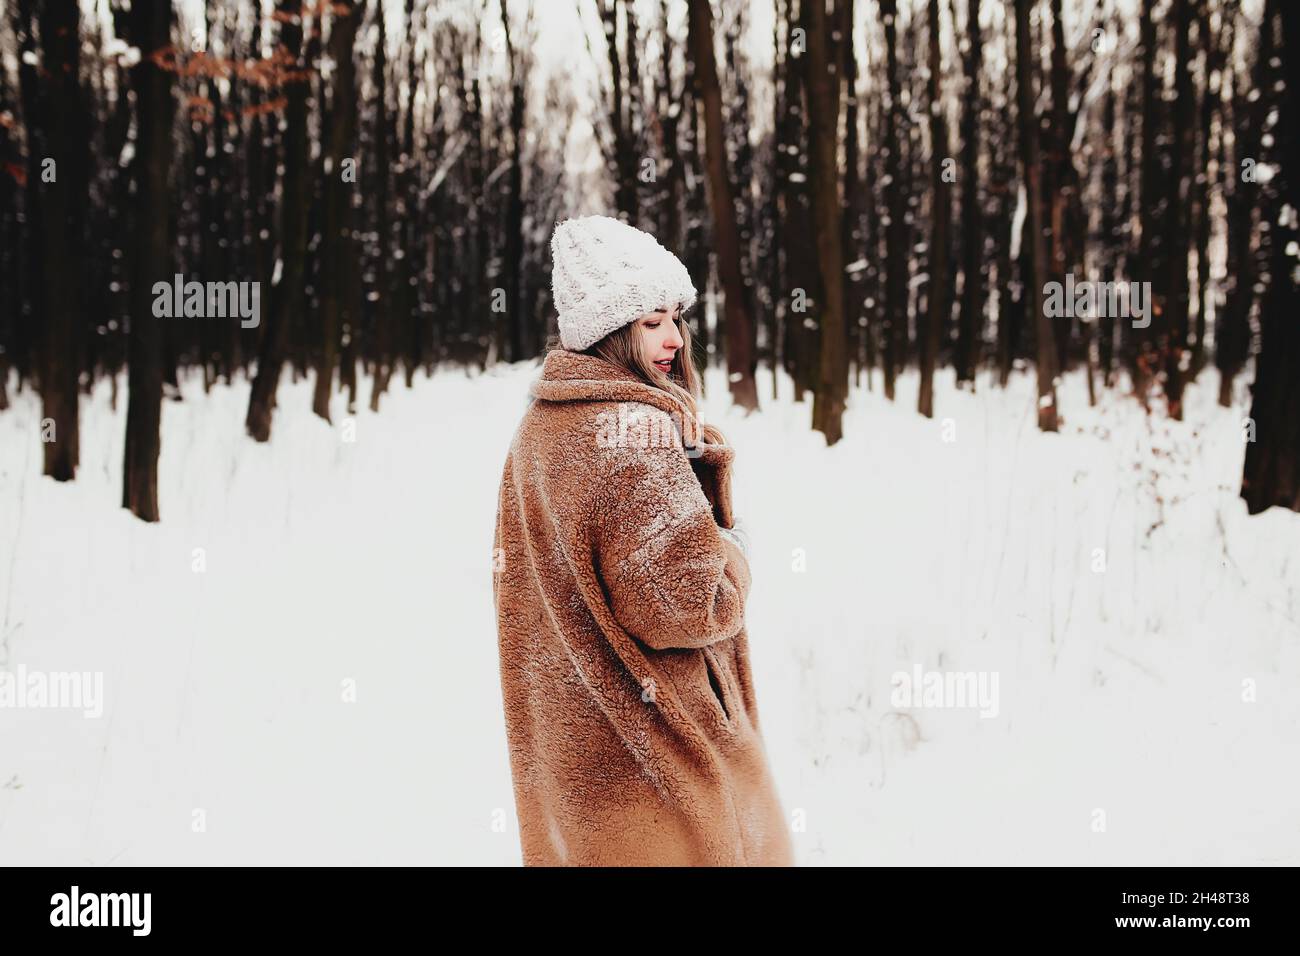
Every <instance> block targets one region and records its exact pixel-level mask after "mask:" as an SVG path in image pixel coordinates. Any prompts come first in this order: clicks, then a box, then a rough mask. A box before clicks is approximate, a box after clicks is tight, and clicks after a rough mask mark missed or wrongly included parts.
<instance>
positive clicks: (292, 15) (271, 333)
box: [244, 0, 311, 441]
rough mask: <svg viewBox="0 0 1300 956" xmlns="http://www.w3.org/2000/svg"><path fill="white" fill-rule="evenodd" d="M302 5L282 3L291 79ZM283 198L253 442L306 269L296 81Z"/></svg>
mask: <svg viewBox="0 0 1300 956" xmlns="http://www.w3.org/2000/svg"><path fill="white" fill-rule="evenodd" d="M302 9H303V8H302V5H301V4H300V3H296V2H294V0H280V4H279V12H280V14H281V17H280V24H281V25H280V43H281V44H282V45H283V46H284V47H285V49H286V50H288V52H289V55H290V56H292V57H293V59H294V67H293V70H294V72H295V73H299V74H301V73H305V70H306V66H305V64H304V63H303V62H302V39H303V24H302V19H301V14H302ZM286 85H287V87H288V90H287V91H286V96H287V98H288V107H287V109H286V113H285V122H286V130H285V140H284V179H283V187H284V195H283V200H282V204H281V207H280V262H281V269H280V281H279V282H277V283H275V285H274V287H273V288H272V289H271V295H270V299H271V308H270V312H269V314H268V315H267V317H266V318H267V321H266V328H265V329H264V330H263V332H262V345H261V348H260V349H259V350H258V354H257V377H256V378H255V379H254V380H253V389H252V394H251V395H250V397H249V400H248V416H247V418H246V419H245V422H244V424H245V427H246V428H247V429H248V434H249V435H251V436H252V437H253V439H254V440H255V441H267V440H269V439H270V437H271V415H272V412H273V410H274V408H275V393H276V391H277V389H278V387H279V384H280V371H281V367H282V366H283V365H284V359H285V355H286V352H287V349H288V344H289V330H290V329H291V328H292V327H293V326H294V325H296V324H297V321H298V314H299V312H300V311H301V310H302V306H303V287H304V285H305V283H304V277H305V274H306V269H307V217H308V213H309V212H310V203H311V183H310V179H309V177H308V170H309V165H310V164H309V162H308V159H309V157H308V149H307V83H306V80H305V79H303V78H301V76H300V77H298V78H294V79H291V80H289V81H287V82H286Z"/></svg>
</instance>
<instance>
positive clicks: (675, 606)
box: [593, 447, 750, 650]
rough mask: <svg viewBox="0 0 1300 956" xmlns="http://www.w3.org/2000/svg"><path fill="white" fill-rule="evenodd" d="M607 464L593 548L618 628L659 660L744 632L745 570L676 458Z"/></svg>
mask: <svg viewBox="0 0 1300 956" xmlns="http://www.w3.org/2000/svg"><path fill="white" fill-rule="evenodd" d="M604 455H605V468H603V469H602V470H601V474H600V480H601V484H602V488H601V493H600V494H599V495H598V498H597V501H598V504H597V507H596V509H595V511H594V514H593V539H594V542H593V543H594V551H595V557H596V562H597V568H598V571H599V574H600V577H601V580H602V583H603V585H604V587H605V592H606V594H607V595H608V597H609V605H610V609H611V610H612V612H613V614H614V618H615V620H616V621H617V622H618V623H619V625H620V626H621V627H622V628H623V629H624V630H625V631H627V632H628V633H629V634H631V635H632V636H633V637H635V638H637V639H638V640H640V641H642V642H643V643H645V644H647V645H649V646H650V647H653V648H655V649H656V650H667V649H669V648H697V647H703V646H704V645H706V644H712V643H713V642H715V641H720V640H725V639H727V638H730V637H734V636H735V635H736V634H737V633H738V632H739V631H740V630H741V628H742V627H743V626H744V613H745V600H746V598H747V597H748V596H749V589H750V571H749V563H748V561H747V560H746V558H745V555H744V554H743V552H741V550H740V549H739V548H738V547H737V546H736V545H735V543H733V542H732V541H729V540H727V539H726V538H725V537H724V536H723V535H722V534H721V533H720V532H719V530H718V525H717V522H716V521H715V518H714V509H713V505H712V504H711V503H710V502H709V500H708V498H707V497H706V496H705V494H704V491H703V489H702V488H701V487H700V483H699V480H698V479H697V477H696V475H695V473H694V472H693V471H692V469H691V465H690V463H689V461H688V459H687V457H686V455H685V454H684V453H683V451H682V449H681V448H680V447H651V448H616V449H609V450H607V451H605V452H604Z"/></svg>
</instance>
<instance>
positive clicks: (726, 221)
mask: <svg viewBox="0 0 1300 956" xmlns="http://www.w3.org/2000/svg"><path fill="white" fill-rule="evenodd" d="M689 32H690V44H691V50H692V53H693V60H694V62H695V79H696V82H697V84H698V87H697V88H698V90H699V95H700V105H701V107H702V109H703V114H704V136H705V147H704V152H705V160H706V163H707V166H708V176H709V201H710V205H711V206H712V209H713V235H714V249H715V256H716V259H715V261H716V263H717V267H718V278H719V279H720V280H721V282H722V294H723V297H724V298H725V309H726V313H725V314H726V323H727V327H726V337H727V372H728V381H729V383H730V386H731V397H732V400H733V401H734V402H735V403H736V404H737V405H739V406H740V407H741V408H744V409H746V410H747V411H753V410H754V409H756V408H758V389H757V387H756V386H755V384H754V365H755V363H754V329H753V323H752V321H751V319H750V316H749V315H747V314H746V312H745V290H744V284H743V282H742V278H741V272H740V232H739V229H738V228H737V225H736V205H735V201H734V197H733V193H732V189H731V177H730V175H729V174H728V171H727V153H726V147H725V145H724V144H725V143H726V136H725V134H724V132H723V129H722V91H721V89H720V87H719V85H718V69H717V63H716V61H715V60H714V56H713V12H712V10H711V9H710V6H709V0H691V5H690V26H689Z"/></svg>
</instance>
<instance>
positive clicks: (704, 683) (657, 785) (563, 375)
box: [492, 349, 794, 866]
mask: <svg viewBox="0 0 1300 956" xmlns="http://www.w3.org/2000/svg"><path fill="white" fill-rule="evenodd" d="M530 396H531V398H532V401H531V402H530V404H529V406H528V408H527V410H526V411H525V413H524V416H523V420H522V421H521V422H520V425H519V427H518V429H517V430H516V432H515V434H514V437H513V440H512V442H511V445H510V450H509V453H508V455H507V457H506V463H505V469H504V472H503V474H502V481H501V491H500V497H499V499H498V510H497V524H496V532H495V536H494V552H493V554H494V558H495V561H494V569H493V579H492V586H493V596H494V600H495V604H496V614H497V627H498V636H499V648H500V655H501V688H502V694H503V699H504V704H505V718H506V720H505V722H506V733H507V743H508V746H509V754H510V769H511V776H512V780H513V785H514V795H515V805H516V809H517V813H518V819H519V836H520V842H521V844H522V849H523V861H524V864H525V865H530V866H531V865H543V866H556V865H595V866H624V865H650V866H700V865H704V866H710V865H712V866H732V865H758V866H773V865H775V866H789V865H793V863H794V859H793V850H792V845H791V838H790V828H789V823H788V822H787V820H786V818H785V814H784V812H783V809H782V807H781V803H780V799H779V797H778V795H777V792H776V788H775V785H774V782H773V779H772V776H771V773H770V770H769V767H768V760H767V755H766V752H765V749H764V745H763V740H762V736H761V733H760V728H759V719H758V707H757V702H756V700H755V696H754V684H753V675H752V672H751V669H750V661H749V643H748V638H747V634H746V630H745V618H744V611H745V600H746V598H747V597H748V595H749V589H750V584H751V578H750V570H749V565H748V562H747V560H746V558H745V555H744V553H743V552H742V551H741V550H740V549H739V548H738V547H737V546H736V544H735V542H734V541H732V540H730V539H728V538H727V537H725V536H724V535H723V534H721V533H720V531H719V527H720V526H721V527H727V528H729V527H731V526H732V524H733V517H734V516H733V514H732V501H731V466H732V462H733V459H734V457H735V449H734V448H732V447H730V446H725V445H716V444H710V443H705V442H703V441H697V440H696V431H695V427H696V423H695V421H694V419H692V418H691V417H690V415H689V412H688V411H687V410H686V409H685V408H683V407H682V406H681V404H680V403H679V402H678V401H677V400H676V399H675V398H673V397H672V396H671V395H669V394H668V393H667V392H665V391H663V390H661V389H657V388H653V387H651V386H649V385H647V384H645V383H644V382H642V381H640V380H639V379H638V378H637V377H636V376H634V375H633V374H632V373H630V372H628V371H627V370H625V369H623V368H621V367H619V366H617V365H614V364H612V363H610V362H607V361H605V360H604V359H600V358H597V357H594V356H588V355H582V354H579V353H576V352H570V351H567V350H563V349H556V350H553V351H551V352H550V353H548V354H547V356H546V359H545V361H544V363H543V366H542V374H541V376H540V377H539V378H538V379H537V380H536V381H535V382H533V384H532V386H531V389H530ZM683 434H684V435H685V436H686V441H685V443H683V440H682V435H683Z"/></svg>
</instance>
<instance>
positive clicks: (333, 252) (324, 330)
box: [312, 0, 364, 421]
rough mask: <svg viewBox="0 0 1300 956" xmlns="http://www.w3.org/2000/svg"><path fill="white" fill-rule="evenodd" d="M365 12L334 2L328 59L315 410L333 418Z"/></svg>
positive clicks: (350, 251) (349, 242) (349, 239)
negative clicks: (349, 162) (346, 176)
mask: <svg viewBox="0 0 1300 956" xmlns="http://www.w3.org/2000/svg"><path fill="white" fill-rule="evenodd" d="M363 15H364V0H362V2H361V3H357V4H355V5H354V4H351V3H347V2H346V0H345V2H342V3H338V4H336V5H335V12H334V14H333V23H332V24H331V26H330V42H329V46H330V59H331V60H333V61H334V76H333V85H334V90H333V96H332V98H331V102H330V107H329V119H330V121H329V123H328V125H327V126H326V139H325V144H324V147H325V163H326V170H325V179H324V182H323V184H322V186H321V192H322V194H323V195H322V205H323V206H324V209H323V216H322V219H323V226H322V229H321V232H322V239H321V290H320V312H321V348H320V351H319V352H318V353H317V357H316V360H317V364H316V385H315V389H314V391H313V395H312V411H313V412H315V413H316V414H317V415H319V416H320V417H321V418H323V419H325V421H329V420H330V393H331V392H332V391H333V386H334V366H335V365H336V364H337V362H338V347H339V336H340V323H339V317H340V311H341V301H340V300H341V297H342V288H343V275H344V270H345V269H347V268H348V263H349V262H350V261H351V259H352V258H353V257H354V256H355V255H356V250H355V248H354V245H353V241H352V220H353V216H352V214H351V208H352V201H351V194H352V191H353V189H355V188H356V184H355V183H346V182H344V181H343V169H342V166H343V160H344V159H347V158H352V159H355V158H356V134H357V77H356V63H355V62H354V59H353V44H354V42H355V40H356V35H357V26H358V24H359V22H360V20H361V17H362V16H363Z"/></svg>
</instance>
